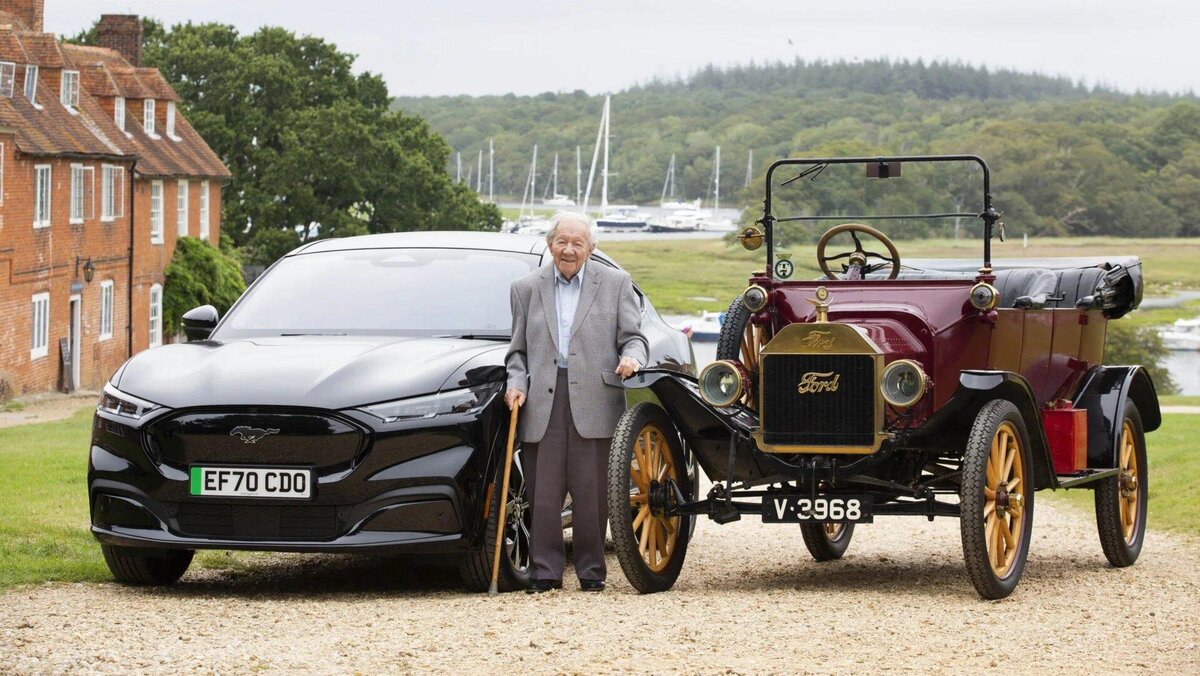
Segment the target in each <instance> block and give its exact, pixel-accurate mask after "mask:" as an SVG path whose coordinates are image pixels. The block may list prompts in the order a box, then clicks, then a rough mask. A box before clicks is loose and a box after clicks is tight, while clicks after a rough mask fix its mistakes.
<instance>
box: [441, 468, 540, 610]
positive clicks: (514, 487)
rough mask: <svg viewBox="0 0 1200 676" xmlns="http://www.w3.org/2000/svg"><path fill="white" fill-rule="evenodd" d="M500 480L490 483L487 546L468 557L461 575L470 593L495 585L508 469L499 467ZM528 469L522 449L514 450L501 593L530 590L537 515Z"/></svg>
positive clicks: (509, 481)
mask: <svg viewBox="0 0 1200 676" xmlns="http://www.w3.org/2000/svg"><path fill="white" fill-rule="evenodd" d="M498 464H499V465H500V466H499V467H497V470H496V473H497V476H496V477H495V479H493V480H492V481H491V482H489V483H488V518H487V527H486V528H485V529H484V535H483V546H482V547H480V548H479V549H477V550H475V551H473V552H471V553H470V554H468V555H467V556H466V558H465V559H464V561H463V562H462V564H461V566H460V567H459V574H460V575H461V576H462V580H463V584H464V585H465V586H466V587H467V589H469V590H471V591H476V592H485V591H488V589H490V588H491V585H492V562H493V560H494V556H495V553H496V527H497V524H498V522H499V521H500V491H497V490H496V485H497V484H499V483H500V479H501V478H502V476H503V472H504V466H503V464H500V463H498ZM526 487H527V484H526V481H525V465H524V463H523V462H522V454H521V447H520V445H518V446H517V447H516V448H515V449H513V464H512V470H511V472H510V473H509V478H508V506H507V508H506V513H505V517H504V520H505V522H506V524H505V528H504V536H503V537H504V544H503V546H504V551H503V552H502V553H501V554H500V576H499V579H498V580H497V581H496V587H497V589H499V590H500V591H505V592H507V591H516V590H519V589H525V588H526V587H528V586H529V577H530V574H531V572H532V567H531V565H532V562H531V560H530V558H529V540H530V538H529V531H530V527H531V522H532V519H533V512H532V511H531V510H530V508H529V494H528V491H527V490H526Z"/></svg>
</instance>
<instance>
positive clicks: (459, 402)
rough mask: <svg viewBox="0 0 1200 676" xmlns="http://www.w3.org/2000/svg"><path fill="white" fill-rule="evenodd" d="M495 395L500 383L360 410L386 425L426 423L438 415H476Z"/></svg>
mask: <svg viewBox="0 0 1200 676" xmlns="http://www.w3.org/2000/svg"><path fill="white" fill-rule="evenodd" d="M499 391H500V383H488V384H487V385H479V386H476V387H466V388H463V389H461V390H447V391H445V392H438V393H436V394H427V395H422V396H420V397H410V398H408V399H397V400H395V401H386V402H383V403H382V404H372V405H371V406H363V407H362V410H363V411H366V412H367V413H370V414H371V415H373V416H375V417H376V418H379V419H380V420H382V421H383V422H389V423H391V422H400V421H402V420H427V419H429V418H434V417H437V416H440V415H455V414H463V413H478V412H479V411H482V410H483V408H484V407H485V406H487V404H488V402H489V401H491V399H492V396H493V395H495V394H496V392H499Z"/></svg>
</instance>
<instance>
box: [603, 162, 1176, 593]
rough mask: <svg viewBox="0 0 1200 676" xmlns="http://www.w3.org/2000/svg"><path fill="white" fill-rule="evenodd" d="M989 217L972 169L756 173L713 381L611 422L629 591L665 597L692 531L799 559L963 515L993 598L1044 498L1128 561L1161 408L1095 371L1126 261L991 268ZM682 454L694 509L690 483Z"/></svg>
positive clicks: (978, 173)
mask: <svg viewBox="0 0 1200 676" xmlns="http://www.w3.org/2000/svg"><path fill="white" fill-rule="evenodd" d="M947 205H949V206H947ZM1000 218H1001V214H1000V212H998V211H997V210H996V209H995V208H994V207H993V205H992V195H991V187H990V173H989V169H988V166H987V164H986V163H985V162H984V161H983V160H982V159H981V158H979V157H975V156H970V155H963V156H936V157H883V158H836V159H789V160H781V161H778V162H776V163H774V164H773V165H772V166H771V167H770V169H769V170H768V172H767V179H766V198H765V200H764V212H763V217H762V219H761V220H760V221H758V222H757V225H759V226H761V229H760V228H759V227H747V228H745V229H744V230H743V231H742V232H741V233H740V235H739V239H740V240H741V242H742V244H743V245H744V246H746V247H747V248H748V249H752V250H756V249H759V248H761V249H762V250H763V251H764V253H765V261H764V267H762V268H760V270H759V271H758V272H754V273H752V274H751V276H750V284H749V287H748V288H747V289H746V290H745V292H744V293H743V294H742V295H741V296H739V297H738V298H736V299H735V300H734V301H733V303H732V304H731V305H730V308H729V311H728V313H727V314H726V316H725V320H724V324H723V326H722V328H721V336H720V342H719V343H718V348H717V359H718V361H716V362H714V363H712V364H710V365H709V366H707V367H706V368H705V369H704V370H703V371H702V372H701V373H700V375H699V377H698V378H693V377H691V376H689V375H686V374H680V373H677V372H672V371H665V370H656V369H649V370H646V371H643V372H642V373H641V374H639V375H638V376H637V377H635V378H633V379H631V380H630V381H628V382H627V386H629V387H634V388H641V387H646V388H649V390H650V391H651V392H652V393H653V395H654V396H653V397H650V398H651V399H654V400H656V401H654V402H643V403H639V404H637V405H635V406H633V407H632V408H630V409H629V410H628V411H627V412H626V413H625V416H624V417H623V418H622V419H621V422H620V424H619V425H618V428H617V430H616V433H615V435H614V439H613V444H612V449H611V457H610V468H609V487H608V499H609V513H610V519H611V526H612V536H613V540H614V544H615V546H616V551H617V554H618V558H619V560H620V563H621V566H622V568H623V569H624V572H625V574H626V576H627V577H628V579H629V580H630V582H631V583H632V584H633V586H634V587H635V588H636V589H638V590H639V591H641V592H655V591H662V590H665V589H668V588H670V587H671V585H672V584H673V583H674V582H675V579H676V578H677V577H678V575H679V572H680V569H681V566H682V565H683V561H684V557H685V555H686V552H687V547H688V539H689V537H690V535H691V531H692V529H691V525H692V523H691V522H692V519H695V518H697V517H698V516H701V515H703V516H707V517H709V518H710V519H713V520H715V521H716V522H718V523H729V522H731V521H736V520H738V519H739V518H741V516H742V515H751V514H752V515H757V516H758V517H759V518H761V519H762V520H763V521H765V522H771V523H775V522H779V523H798V524H799V526H800V529H801V531H802V534H803V538H804V542H805V544H806V545H807V547H808V550H809V553H810V554H811V555H812V556H813V557H814V558H815V559H817V560H818V561H826V560H830V559H836V558H839V557H841V556H842V554H843V553H844V552H845V551H846V548H847V546H848V545H849V544H850V540H851V537H852V536H853V534H854V529H855V527H856V526H857V525H858V524H860V523H869V522H871V521H872V520H874V519H875V518H876V517H881V516H893V515H908V516H920V517H926V518H928V519H930V520H932V519H933V518H935V517H939V516H941V517H957V518H959V520H960V524H961V535H962V550H963V557H964V559H965V561H966V568H967V575H968V577H969V578H970V580H971V583H972V584H973V585H974V586H975V589H976V590H977V591H978V592H979V594H980V595H981V596H983V597H985V598H989V599H996V598H1002V597H1005V596H1007V595H1009V594H1010V593H1012V591H1013V589H1014V588H1015V587H1016V585H1017V582H1018V581H1019V579H1020V577H1021V573H1022V571H1023V569H1024V567H1025V561H1026V557H1027V555H1028V553H1029V547H1030V542H1031V536H1030V530H1031V527H1032V523H1033V508H1034V495H1035V492H1036V491H1040V490H1043V489H1047V488H1050V489H1058V488H1085V489H1090V490H1092V491H1093V492H1094V493H1095V503H1096V520H1097V526H1098V529H1099V535H1100V544H1101V546H1102V548H1103V551H1104V555H1105V556H1106V557H1107V558H1108V560H1109V562H1110V563H1111V564H1112V565H1114V566H1128V565H1131V564H1132V563H1134V561H1136V560H1137V558H1138V554H1139V552H1140V550H1141V547H1142V539H1143V534H1144V532H1145V525H1146V496H1147V493H1146V475H1147V467H1146V447H1145V437H1144V434H1145V433H1146V432H1149V431H1151V430H1154V429H1156V428H1157V427H1158V426H1159V423H1160V415H1159V407H1158V399H1157V396H1156V394H1155V391H1154V385H1153V383H1152V382H1151V380H1150V377H1149V376H1148V375H1147V373H1146V371H1145V370H1144V369H1143V368H1142V367H1140V366H1109V365H1104V364H1103V357H1104V342H1105V328H1106V325H1107V323H1108V321H1109V320H1112V319H1116V318H1118V317H1121V316H1122V315H1124V314H1126V313H1128V312H1129V311H1131V310H1132V309H1134V308H1136V307H1137V305H1138V303H1139V302H1140V300H1141V286H1142V275H1141V267H1140V263H1139V262H1138V259H1137V258H1135V257H1116V258H1103V259H1101V258H1094V259H1093V258H1089V259H1078V258H1069V259H1029V260H1003V261H993V260H992V245H993V238H994V237H995V238H998V239H1000V240H1001V241H1003V233H1004V226H1003V223H1002V222H1001V220H1000ZM866 223H872V224H875V225H876V226H878V227H873V226H872V225H867V224H866ZM828 225H832V227H829V228H828V229H827V230H826V227H827V226H828ZM885 230H888V231H891V232H893V233H894V236H895V237H896V238H897V239H901V238H912V237H914V236H923V235H939V234H941V235H947V234H949V233H951V232H953V233H954V234H960V231H961V236H963V237H966V236H968V235H967V233H979V234H981V236H978V235H975V234H971V235H969V236H971V237H978V239H979V240H980V248H981V249H982V251H981V253H982V256H981V257H973V258H971V259H968V260H952V259H938V260H909V259H907V258H904V257H902V252H903V248H904V247H903V241H901V242H900V243H899V245H897V243H894V242H893V241H892V240H891V239H890V238H889V237H888V236H887V235H884V234H883V231H885ZM822 232H823V234H821V233H822ZM817 235H820V236H819V240H818V243H817V248H816V263H817V264H818V265H819V267H820V270H821V271H822V273H823V276H822V278H820V279H816V280H812V281H808V280H800V279H798V278H799V277H800V276H802V273H800V272H799V271H800V269H802V267H804V265H805V263H806V261H802V260H800V259H799V258H796V257H793V256H792V255H791V253H792V252H790V251H788V249H798V248H799V246H800V243H802V242H806V241H808V240H807V238H812V239H816V238H817ZM839 239H844V240H845V244H844V245H839V244H838V241H839ZM689 453H690V454H694V456H695V459H696V461H697V462H698V464H699V465H700V466H701V467H702V468H703V470H704V473H705V474H706V475H707V476H708V477H709V479H711V481H712V482H713V485H712V488H711V490H709V491H708V492H707V494H706V495H703V496H701V495H697V494H695V492H696V491H695V489H694V486H695V483H693V482H689V481H687V480H685V467H686V464H687V462H688V454H689Z"/></svg>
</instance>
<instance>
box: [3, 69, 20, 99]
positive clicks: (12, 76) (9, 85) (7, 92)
mask: <svg viewBox="0 0 1200 676" xmlns="http://www.w3.org/2000/svg"><path fill="white" fill-rule="evenodd" d="M16 79H17V64H15V63H11V62H9V61H0V96H3V97H4V98H7V99H11V98H12V97H13V82H15V81H16Z"/></svg>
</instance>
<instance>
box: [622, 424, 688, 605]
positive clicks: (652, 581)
mask: <svg viewBox="0 0 1200 676" xmlns="http://www.w3.org/2000/svg"><path fill="white" fill-rule="evenodd" d="M643 433H645V434H646V435H647V437H653V441H652V445H653V449H651V450H648V451H647V453H653V454H654V455H656V456H658V457H659V458H661V459H662V460H666V461H667V464H669V467H668V469H667V472H668V474H667V475H668V476H669V475H670V473H671V471H672V470H673V471H674V474H675V475H676V477H677V479H678V485H679V489H680V491H682V492H683V494H684V497H685V498H687V499H689V500H690V499H692V497H693V496H692V495H690V493H691V486H690V482H689V481H687V475H686V471H687V469H686V467H687V466H686V464H685V458H684V455H683V447H682V444H681V443H680V441H679V434H678V432H677V431H676V428H675V424H674V423H672V422H671V418H670V417H668V416H667V413H666V411H664V410H663V409H662V408H660V407H659V406H658V405H657V404H653V403H650V402H642V403H639V404H636V405H635V406H633V407H632V408H630V409H629V410H627V411H625V413H624V414H623V415H622V416H621V419H620V420H619V421H618V422H617V429H616V431H615V432H614V433H613V439H612V445H611V446H610V447H609V456H608V519H609V527H610V530H611V532H612V541H613V549H614V550H616V553H617V560H618V561H619V562H620V563H621V569H622V570H623V571H624V572H625V578H626V579H628V580H629V583H630V584H631V585H633V588H634V589H636V590H638V591H639V592H641V593H643V594H650V593H654V592H660V591H666V590H668V589H670V588H671V586H672V585H674V584H675V580H676V579H677V578H678V577H679V571H680V570H681V569H682V568H683V560H684V558H686V556H687V545H688V540H689V538H690V535H691V524H690V522H691V521H692V519H693V517H692V516H677V517H671V518H665V517H660V516H653V515H652V514H651V513H650V511H649V505H648V504H647V505H645V509H646V510H647V512H646V513H647V516H644V517H642V518H641V523H639V524H638V526H639V529H640V530H638V531H636V532H635V530H634V523H635V522H636V521H638V520H639V519H638V515H639V513H640V512H641V510H642V509H643V507H642V506H638V505H635V503H634V501H635V500H637V499H638V497H637V496H641V495H643V494H647V495H648V492H649V491H650V490H654V489H651V488H650V484H649V483H647V490H646V491H643V490H642V488H641V487H640V485H639V484H638V483H636V482H635V481H634V479H633V477H632V474H631V473H632V472H633V471H635V466H634V464H633V462H634V458H635V446H636V445H637V444H638V441H639V438H640V437H641V436H642V435H643ZM659 435H661V436H659ZM664 451H665V452H666V453H667V454H669V456H663V455H662V454H663V452H664ZM637 470H638V471H640V470H641V466H640V463H639V465H638V466H637ZM655 483H656V484H657V482H655ZM635 489H636V491H637V493H636V494H635V493H634V491H635ZM651 520H653V521H651ZM656 522H657V523H656ZM652 529H653V533H651V531H652ZM660 530H661V532H662V533H663V536H662V539H663V548H662V549H659V548H657V547H655V546H654V545H653V542H654V540H653V539H652V538H655V539H656V538H658V535H657V533H658V532H659V531H660ZM638 533H641V534H642V536H641V538H639V536H638ZM672 536H673V537H674V539H673V540H672V539H671V538H672ZM643 543H645V545H646V547H645V548H646V550H647V552H648V553H647V556H648V557H650V558H652V559H653V561H654V563H653V565H652V564H651V563H650V562H649V561H648V560H647V558H645V557H643V555H642V550H643V546H642V545H643Z"/></svg>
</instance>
